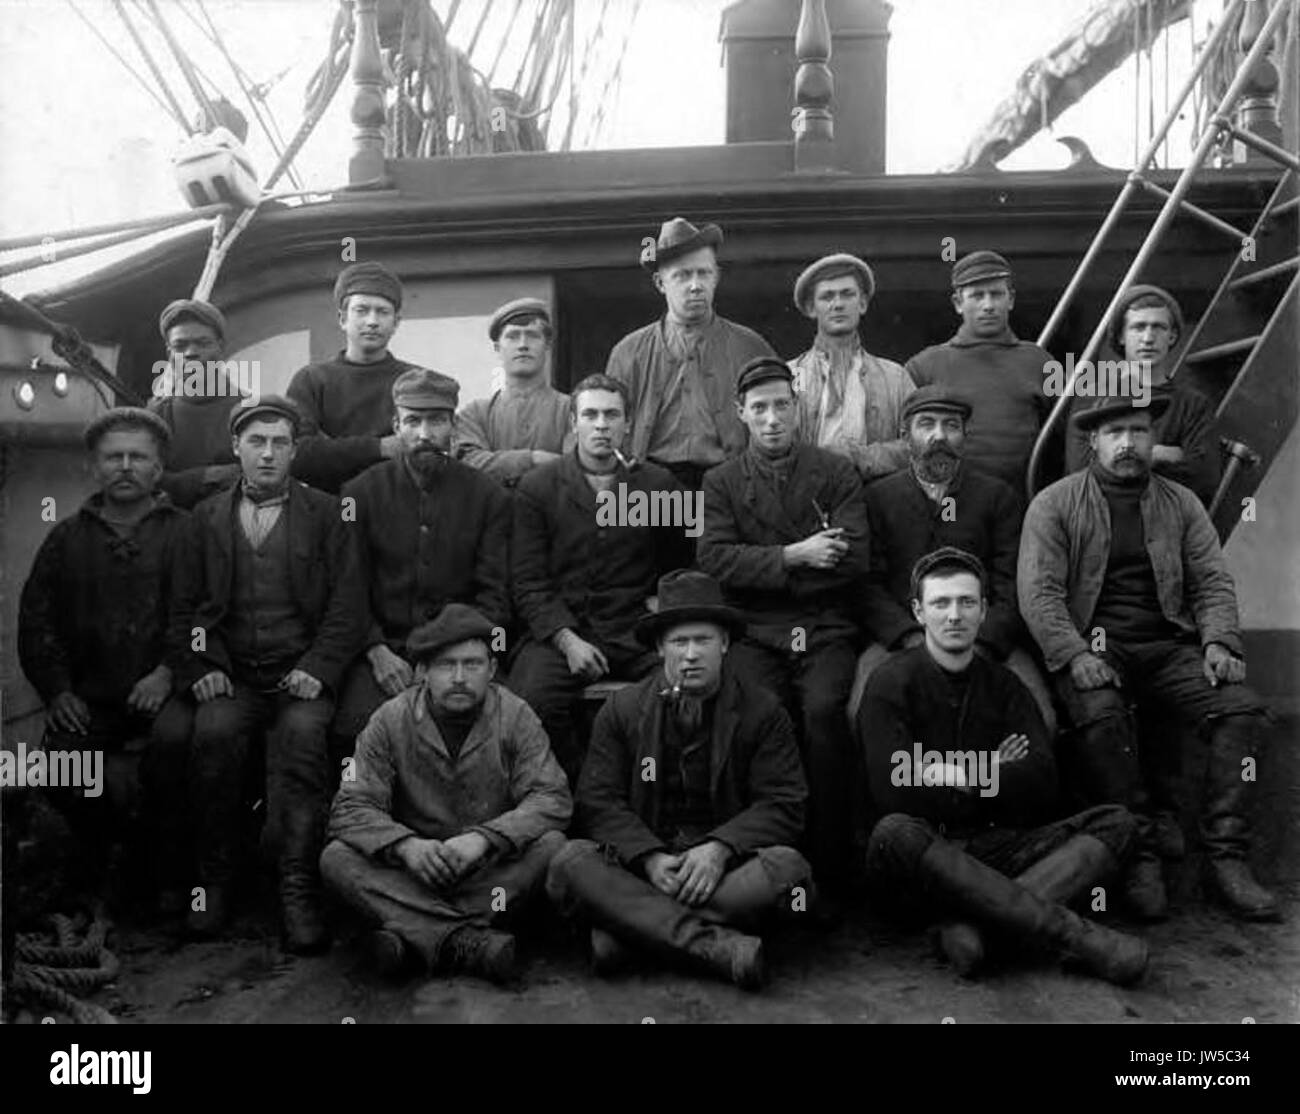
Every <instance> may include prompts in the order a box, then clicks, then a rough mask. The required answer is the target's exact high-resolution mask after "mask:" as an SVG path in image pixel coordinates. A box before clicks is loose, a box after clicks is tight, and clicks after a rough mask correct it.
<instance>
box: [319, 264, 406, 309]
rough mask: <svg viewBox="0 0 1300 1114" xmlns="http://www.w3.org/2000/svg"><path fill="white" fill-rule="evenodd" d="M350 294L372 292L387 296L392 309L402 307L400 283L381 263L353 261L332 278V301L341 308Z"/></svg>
mask: <svg viewBox="0 0 1300 1114" xmlns="http://www.w3.org/2000/svg"><path fill="white" fill-rule="evenodd" d="M351 294H373V295H374V296H375V297H377V298H387V299H388V301H390V302H392V303H393V309H397V310H400V309H401V308H402V283H401V280H400V279H398V277H397V276H396V275H395V274H393V272H392V271H390V270H389V269H388V268H387V267H385V266H384V265H383V264H382V263H353V264H352V266H350V267H344V268H343V270H342V271H340V272H339V277H338V278H337V279H335V280H334V301H335V303H336V304H337V305H338V306H339V307H340V308H341V307H342V305H343V303H344V301H345V300H346V299H347V298H348V296H349V295H351Z"/></svg>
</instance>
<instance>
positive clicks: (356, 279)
mask: <svg viewBox="0 0 1300 1114" xmlns="http://www.w3.org/2000/svg"><path fill="white" fill-rule="evenodd" d="M334 301H335V303H336V304H337V305H338V310H339V328H341V329H342V330H343V336H344V340H345V344H344V347H343V350H342V351H341V352H340V353H339V354H338V355H337V356H335V357H334V359H332V360H321V361H318V362H316V363H311V364H307V365H306V367H303V368H300V369H299V370H298V371H297V372H295V373H294V377H293V379H292V380H291V381H290V383H289V390H288V392H287V394H288V396H289V399H290V401H292V402H293V403H295V404H296V405H297V407H298V410H299V412H300V413H301V414H302V438H301V440H300V442H299V445H298V452H297V454H296V455H295V457H294V464H293V474H294V475H295V476H296V477H297V478H298V479H300V480H302V481H303V482H305V483H309V484H311V485H312V487H318V488H320V489H321V490H322V491H329V492H338V490H339V489H340V488H341V487H342V486H343V484H345V483H346V482H347V481H348V480H350V479H352V477H353V476H356V475H358V474H359V473H361V472H363V471H365V469H367V468H369V467H370V466H371V465H372V464H378V463H379V462H380V461H384V460H392V459H394V458H395V457H396V456H397V455H398V453H399V451H400V445H401V442H400V439H399V438H398V436H397V435H396V434H395V433H393V432H392V430H391V421H392V408H391V402H390V394H391V391H392V388H393V384H394V383H395V382H396V381H397V377H398V376H400V375H402V374H403V373H404V372H406V371H409V370H411V369H412V368H413V367H414V366H415V365H413V364H408V363H406V362H405V361H404V360H399V359H397V357H396V356H394V355H393V354H392V353H391V352H390V351H389V350H388V345H389V342H390V341H391V340H392V339H393V334H394V333H395V332H397V327H398V326H399V325H400V324H401V322H402V284H401V282H400V281H399V280H398V278H397V276H396V275H394V274H393V273H392V271H390V270H389V269H388V268H387V267H385V266H384V265H383V264H382V263H353V264H352V265H351V266H350V267H345V268H344V269H343V270H342V271H341V272H339V277H338V279H337V280H336V281H335V283H334Z"/></svg>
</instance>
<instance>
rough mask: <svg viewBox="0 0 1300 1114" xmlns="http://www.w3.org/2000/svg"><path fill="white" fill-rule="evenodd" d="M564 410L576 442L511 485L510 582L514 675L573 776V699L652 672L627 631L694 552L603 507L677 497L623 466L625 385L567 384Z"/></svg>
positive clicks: (602, 380)
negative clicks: (592, 687)
mask: <svg viewBox="0 0 1300 1114" xmlns="http://www.w3.org/2000/svg"><path fill="white" fill-rule="evenodd" d="M570 407H571V409H572V418H571V419H570V421H571V425H572V429H573V435H574V437H575V439H576V442H577V443H576V447H575V448H574V450H573V451H572V452H570V453H569V454H567V455H566V456H564V457H562V458H561V459H559V460H557V461H552V462H550V463H549V464H543V465H542V466H541V467H540V468H534V469H532V470H531V471H530V472H528V474H527V475H525V476H524V478H523V479H522V480H521V481H520V483H519V487H518V488H517V489H516V494H515V501H514V537H513V549H512V556H513V566H514V567H513V574H514V576H513V584H512V587H513V592H514V601H515V607H516V609H517V610H518V612H519V615H520V617H521V618H522V620H523V621H524V623H525V624H527V636H526V638H525V640H524V642H523V644H522V645H521V646H520V648H519V652H518V654H517V655H516V657H515V659H514V661H513V663H512V664H511V673H510V677H511V685H512V687H513V688H514V690H515V691H516V692H517V693H519V695H520V696H522V697H523V698H524V699H525V700H527V701H528V703H529V704H530V705H531V706H532V708H533V709H534V711H536V712H537V714H538V715H539V716H541V718H542V724H543V726H544V727H545V728H546V733H547V735H548V736H549V737H550V740H551V746H552V747H553V748H554V749H555V753H556V755H557V756H558V757H559V759H560V763H561V765H562V766H563V767H564V771H565V773H566V774H568V775H569V777H570V778H571V779H573V780H575V781H576V780H577V776H578V771H579V769H580V768H581V766H582V754H581V751H580V749H579V747H578V746H577V745H576V742H575V740H574V737H573V734H574V732H573V702H574V700H575V698H576V697H577V695H578V693H579V692H580V691H581V690H582V689H583V687H585V686H586V685H589V684H591V683H592V682H594V681H600V680H605V679H612V680H621V681H635V680H638V679H639V678H641V677H644V676H645V674H646V673H647V672H648V671H650V670H651V669H653V668H654V665H655V656H654V654H653V653H652V652H651V651H650V650H648V649H647V648H646V647H645V646H644V645H643V644H642V643H641V642H639V641H638V640H637V639H636V638H635V637H633V635H632V625H633V623H634V622H635V621H636V618H637V616H638V615H640V614H641V612H642V610H643V609H644V607H645V601H646V600H647V599H648V598H649V597H650V596H652V595H653V594H654V588H655V582H656V580H657V579H658V577H659V576H660V574H662V573H664V572H667V571H669V570H670V569H674V568H677V567H679V566H681V565H686V564H689V563H690V555H689V550H688V548H687V545H688V542H687V539H686V537H685V534H684V532H683V530H682V525H683V524H677V525H675V526H674V525H672V524H670V523H667V522H658V523H651V524H649V525H636V524H634V523H632V522H631V521H621V520H619V518H618V516H617V515H607V514H605V513H603V512H602V506H603V505H608V503H607V502H606V501H610V502H612V503H614V504H617V503H618V501H619V499H620V498H623V499H629V500H630V499H635V498H640V497H643V498H646V499H652V498H654V497H656V496H657V495H659V494H666V495H668V496H669V497H670V498H671V497H673V496H674V495H675V497H676V498H677V499H681V498H682V497H683V492H682V491H681V490H680V489H679V488H678V486H677V482H676V481H675V480H674V479H673V477H672V474H671V473H669V472H668V471H666V470H665V469H663V468H659V467H657V466H656V465H654V464H650V463H641V464H632V465H629V464H628V463H626V462H625V461H623V460H620V458H619V456H618V449H619V446H621V445H622V443H623V435H624V432H625V430H626V429H627V393H626V391H625V390H624V389H623V384H622V383H619V382H618V381H617V380H615V379H610V378H608V377H607V376H604V375H590V376H588V377H587V378H586V379H584V380H582V382H581V383H579V384H578V385H577V386H576V387H575V388H574V389H573V397H572V400H571V402H570ZM692 494H693V493H692Z"/></svg>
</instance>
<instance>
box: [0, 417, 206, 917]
mask: <svg viewBox="0 0 1300 1114" xmlns="http://www.w3.org/2000/svg"><path fill="white" fill-rule="evenodd" d="M169 440H170V433H169V430H168V428H167V426H166V424H165V423H164V422H163V420H162V419H161V418H159V417H158V416H157V415H156V414H153V413H151V412H149V411H148V410H140V409H136V408H135V407H129V406H121V407H116V408H115V409H112V410H108V411H106V412H105V413H103V414H101V415H99V417H97V418H96V419H95V420H94V421H92V422H91V423H90V424H89V425H88V426H87V427H86V432H85V444H86V450H87V453H88V457H89V460H88V464H89V471H90V475H91V479H92V481H93V483H94V485H95V487H96V489H97V490H96V491H95V492H94V494H92V495H91V496H90V497H89V498H88V499H87V500H86V501H85V502H84V503H83V504H82V505H81V507H80V508H79V509H78V510H76V511H74V512H72V513H70V514H64V515H62V516H61V517H60V520H59V521H58V522H57V523H56V524H55V526H54V527H53V528H52V529H51V530H50V532H49V534H48V535H47V536H46V538H45V540H44V541H43V542H41V547H40V549H39V550H37V553H36V558H35V560H34V561H33V562H32V569H31V573H30V574H29V575H28V578H27V582H26V583H25V584H24V585H23V589H22V595H21V597H20V598H19V602H18V659H19V661H20V663H21V664H22V669H23V673H24V674H25V675H26V677H27V679H28V680H29V681H30V682H31V684H32V687H33V688H34V689H35V690H36V692H37V694H38V695H39V696H40V698H41V701H42V703H43V704H44V705H45V740H44V746H45V749H46V750H47V751H48V752H50V753H51V754H53V753H56V752H59V751H85V750H102V751H106V752H109V753H118V752H120V751H121V750H122V748H123V746H124V745H125V744H126V743H127V742H128V741H129V740H131V739H136V738H140V737H146V738H149V739H150V740H151V741H150V745H149V749H148V750H147V751H146V752H145V756H144V759H143V762H142V765H141V771H140V774H141V784H142V788H143V790H144V801H143V806H144V812H145V817H146V820H147V837H148V844H149V854H150V858H151V862H150V874H151V876H152V877H153V878H154V880H155V881H156V883H157V885H158V888H159V892H158V902H159V906H160V909H161V911H162V912H164V913H169V914H175V913H177V912H180V910H181V909H182V908H183V905H182V900H183V898H182V888H183V887H184V888H185V890H186V892H188V885H189V877H188V875H187V863H186V862H185V858H184V855H183V853H182V848H183V842H184V840H183V835H184V816H185V809H184V805H183V803H182V802H183V798H184V792H185V754H186V749H187V747H188V745H189V735H190V723H191V717H190V712H189V709H188V708H187V707H186V705H185V703H184V701H182V700H180V699H178V698H174V697H173V696H172V653H171V650H172V646H171V643H170V641H169V638H170V635H171V630H172V623H173V616H174V614H175V609H176V601H175V596H174V593H173V579H174V569H175V565H176V562H177V561H178V560H179V557H180V551H181V548H182V546H183V543H184V538H185V531H186V529H187V526H188V522H189V515H188V514H187V513H186V512H185V511H182V510H180V509H178V508H177V507H176V506H174V505H173V504H172V502H171V500H170V499H169V498H168V497H167V496H166V495H165V494H163V493H161V492H159V491H158V482H159V480H160V478H161V476H162V474H163V463H162V462H163V457H164V454H165V452H166V449H167V446H168V443H169ZM102 788H103V787H102V786H101V790H102ZM54 797H55V801H56V803H57V804H58V805H59V806H60V807H61V808H62V809H63V811H64V813H65V815H66V816H67V818H68V822H69V824H70V826H71V827H72V830H73V834H74V835H75V836H76V837H77V839H78V842H79V843H80V845H81V850H82V857H81V860H80V863H79V867H80V869H79V870H78V872H77V878H76V879H75V882H74V884H75V885H77V886H78V887H83V886H84V887H85V890H86V892H90V893H102V892H103V887H104V886H105V883H106V882H107V881H108V873H109V861H110V858H111V852H112V849H113V846H114V844H115V843H116V842H117V841H118V840H119V839H121V838H122V836H123V834H124V833H122V832H120V831H118V830H117V827H118V825H119V824H120V816H117V817H115V812H117V811H118V810H117V809H115V807H114V805H115V802H113V801H112V800H111V799H110V796H109V795H108V794H107V793H102V794H101V795H100V796H98V797H88V796H86V795H85V794H84V792H83V790H76V789H66V790H64V791H62V792H59V793H56V794H54Z"/></svg>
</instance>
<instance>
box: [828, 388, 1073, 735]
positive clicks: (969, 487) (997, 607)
mask: <svg viewBox="0 0 1300 1114" xmlns="http://www.w3.org/2000/svg"><path fill="white" fill-rule="evenodd" d="M970 420H971V404H970V402H969V401H968V400H967V398H966V397H965V396H964V395H961V394H958V393H957V392H956V391H954V390H952V389H951V388H947V387H938V386H931V387H921V388H920V389H919V390H918V391H916V392H915V393H914V394H913V395H911V396H910V397H909V398H908V400H907V402H906V403H904V404H903V421H902V430H903V433H904V435H905V438H906V443H907V446H908V455H909V458H910V462H909V463H910V466H909V467H908V468H907V470H906V471H903V472H897V473H895V474H894V475H892V476H886V477H885V478H884V479H882V480H881V481H880V482H879V483H874V484H869V485H868V486H867V489H866V503H867V516H868V521H869V523H870V531H871V572H870V574H869V575H868V577H867V584H866V588H865V590H864V592H863V597H862V600H863V620H864V622H865V623H866V626H867V630H868V632H869V633H870V634H871V636H872V637H873V638H874V639H875V641H874V642H873V643H872V644H871V645H870V646H869V647H867V649H866V651H865V652H864V653H863V655H862V658H861V660H860V661H859V664H858V674H857V678H856V681H855V684H854V696H853V699H852V700H851V701H850V711H852V710H853V709H855V708H856V707H857V703H858V699H859V698H860V697H861V694H862V690H863V687H864V686H865V685H866V683H867V679H868V677H869V676H870V675H871V671H872V670H873V669H874V668H875V667H876V666H877V665H879V663H880V662H881V661H883V660H884V659H885V657H886V656H887V654H889V653H891V652H898V651H900V650H910V649H911V648H912V647H914V646H919V645H921V643H922V642H923V641H924V640H925V630H924V627H923V626H922V624H921V623H920V622H919V621H918V620H917V618H916V616H915V614H914V613H913V610H912V606H911V599H912V597H911V576H912V568H913V566H914V565H915V564H916V562H917V561H918V560H920V559H921V557H923V556H924V555H925V554H927V553H929V552H931V551H932V550H935V549H938V548H940V547H941V546H955V547H956V548H958V549H961V550H963V551H965V552H967V553H971V554H974V556H976V557H978V558H979V559H980V561H981V562H982V563H983V565H984V568H985V569H987V570H988V575H989V584H988V599H989V611H988V615H987V616H986V617H985V620H984V622H983V623H982V624H981V625H980V633H979V641H978V644H977V645H978V648H979V649H980V651H981V652H982V653H985V654H989V655H991V656H992V657H993V658H994V660H996V661H999V662H1002V663H1003V664H1004V665H1006V667H1007V668H1008V669H1010V670H1011V672H1012V673H1014V674H1015V675H1016V676H1017V677H1018V678H1020V681H1021V683H1022V684H1024V686H1025V687H1026V688H1028V689H1029V691H1030V692H1031V693H1032V694H1033V696H1034V699H1035V700H1036V701H1037V702H1038V710H1039V711H1040V712H1041V713H1042V716H1043V721H1044V722H1045V723H1046V724H1047V728H1048V734H1049V736H1055V734H1056V712H1055V710H1054V709H1053V707H1052V694H1051V692H1050V691H1049V689H1048V687H1047V683H1046V681H1045V679H1044V677H1043V675H1042V672H1041V670H1040V669H1039V667H1038V666H1037V665H1036V664H1035V662H1034V660H1033V658H1032V657H1031V656H1030V654H1029V652H1028V650H1027V649H1026V646H1027V645H1029V644H1030V643H1029V639H1028V632H1027V631H1026V630H1025V625H1024V623H1023V622H1021V619H1020V612H1019V610H1018V607H1017V602H1016V560H1017V558H1018V555H1019V552H1020V520H1021V518H1022V517H1023V513H1024V511H1023V504H1022V503H1021V501H1020V498H1019V496H1018V495H1017V494H1016V492H1015V491H1013V490H1012V489H1011V488H1010V487H1008V486H1007V485H1006V484H1005V483H1003V482H1002V481H1001V480H999V479H997V478H995V477H994V476H990V475H988V474H987V473H984V472H980V471H978V470H976V469H971V468H967V467H966V464H965V456H966V447H965V446H966V427H967V424H968V423H969V422H970Z"/></svg>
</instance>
